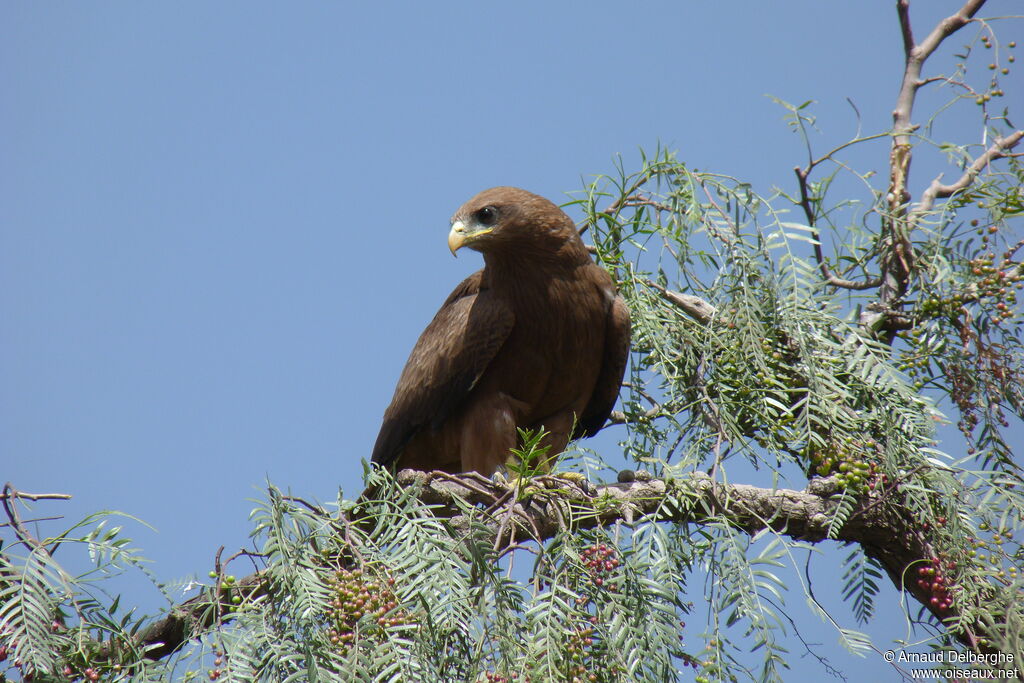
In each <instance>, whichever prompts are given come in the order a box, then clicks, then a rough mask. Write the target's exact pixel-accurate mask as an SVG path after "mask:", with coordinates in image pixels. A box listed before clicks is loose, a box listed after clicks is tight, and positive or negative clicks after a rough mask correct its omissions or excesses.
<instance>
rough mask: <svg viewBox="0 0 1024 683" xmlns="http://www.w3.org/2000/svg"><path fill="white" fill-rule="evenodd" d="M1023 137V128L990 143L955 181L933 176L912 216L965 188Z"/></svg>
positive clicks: (923, 211)
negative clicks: (945, 180) (944, 181)
mask: <svg viewBox="0 0 1024 683" xmlns="http://www.w3.org/2000/svg"><path fill="white" fill-rule="evenodd" d="M1022 138H1024V130H1017V131H1014V132H1013V133H1010V134H1009V135H1006V136H1004V137H1001V138H999V139H997V140H996V141H995V142H993V143H992V145H991V146H990V147H989V148H988V149H986V150H985V151H984V153H982V154H980V155H978V158H976V159H975V160H974V162H973V163H971V165H970V166H968V167H967V170H966V171H964V173H963V175H961V176H960V177H959V178H958V179H957V180H956V182H953V183H950V184H949V185H943V184H942V175H939V177H937V178H935V180H933V181H932V182H931V184H930V185H929V186H928V188H927V189H926V190H925V191H924V193H923V194H922V195H921V201H920V203H919V204H918V207H917V209H916V210H915V211H914V216H915V217H916V216H920V215H922V214H924V213H927V212H928V211H931V209H932V207H933V206H934V205H935V200H936V199H945V198H947V197H952V196H953V195H954V194H956V193H957V192H960V191H962V190H966V189H967V188H968V187H970V186H971V184H972V183H973V182H974V180H975V178H977V177H978V174H979V173H981V171H982V170H984V168H985V167H986V166H988V165H989V164H990V163H992V162H993V161H995V160H996V159H1002V158H1003V157H1005V156H1007V152H1009V151H1010V150H1011V149H1013V148H1014V147H1016V146H1017V145H1018V144H1019V143H1020V141H1021V139H1022Z"/></svg>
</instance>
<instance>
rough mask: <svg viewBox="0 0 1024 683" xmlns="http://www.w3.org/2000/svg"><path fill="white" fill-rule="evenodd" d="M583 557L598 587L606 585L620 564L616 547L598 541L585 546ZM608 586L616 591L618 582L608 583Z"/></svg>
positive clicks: (591, 577) (584, 563)
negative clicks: (587, 546)
mask: <svg viewBox="0 0 1024 683" xmlns="http://www.w3.org/2000/svg"><path fill="white" fill-rule="evenodd" d="M582 558H583V566H585V567H586V568H587V572H588V573H589V574H590V580H591V582H592V583H593V584H594V585H595V586H597V587H598V588H603V587H606V586H605V584H606V582H607V579H608V578H609V577H610V576H611V574H612V573H613V572H614V571H615V570H616V569H617V568H618V566H619V564H620V562H619V556H618V553H616V552H615V548H613V547H611V546H609V545H606V544H604V543H598V544H596V545H592V546H590V547H589V548H585V549H584V550H583V555H582ZM607 588H608V590H612V591H614V590H615V588H616V584H615V583H608V584H607Z"/></svg>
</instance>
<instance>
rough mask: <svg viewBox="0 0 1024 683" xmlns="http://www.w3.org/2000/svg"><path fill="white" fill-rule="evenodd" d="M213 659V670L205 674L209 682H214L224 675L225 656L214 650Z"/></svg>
mask: <svg viewBox="0 0 1024 683" xmlns="http://www.w3.org/2000/svg"><path fill="white" fill-rule="evenodd" d="M213 657H214V660H213V668H212V669H210V670H209V671H207V672H206V675H207V677H208V678H209V679H210V680H211V681H215V680H217V679H218V678H220V677H221V676H223V675H224V673H225V672H224V660H225V658H226V657H227V655H225V654H224V653H223V652H222V651H220V650H218V649H214V651H213Z"/></svg>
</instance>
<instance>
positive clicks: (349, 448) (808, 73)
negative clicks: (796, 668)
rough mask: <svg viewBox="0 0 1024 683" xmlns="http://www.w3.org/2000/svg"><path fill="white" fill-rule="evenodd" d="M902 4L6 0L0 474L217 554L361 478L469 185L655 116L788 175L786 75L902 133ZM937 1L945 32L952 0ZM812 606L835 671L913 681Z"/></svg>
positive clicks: (612, 447) (167, 548) (663, 132)
mask: <svg viewBox="0 0 1024 683" xmlns="http://www.w3.org/2000/svg"><path fill="white" fill-rule="evenodd" d="M893 5H894V3H892V2H888V1H885V2H883V1H882V0H869V1H867V2H820V1H817V0H816V1H811V0H802V1H792V2H785V3H771V5H770V11H769V10H768V9H767V7H768V5H766V4H765V3H763V2H757V1H755V0H746V1H742V2H740V1H735V2H722V3H708V2H681V1H678V0H676V1H671V2H670V1H664V2H643V3H611V2H587V3H583V2H543V3H542V2H518V3H479V2H477V3H471V2H449V3H385V2H381V3H340V2H301V3H288V4H287V5H282V4H278V3H268V2H238V1H234V2H217V3H207V2H186V1H178V2H173V3H169V2H167V3H133V2H109V3H60V4H53V3H38V2H37V3H30V2H7V3H3V4H2V5H0V92H2V93H3V96H2V98H0V141H2V142H0V320H2V323H0V458H2V460H0V464H2V465H0V479H2V480H4V481H6V480H10V481H12V482H13V483H14V484H15V485H16V486H17V487H19V488H21V489H23V490H28V491H58V492H65V493H70V494H73V495H74V500H73V501H72V502H70V503H66V504H62V503H57V504H52V505H46V506H44V507H42V508H41V511H45V512H46V513H48V514H50V513H62V514H64V515H66V516H67V518H68V519H70V520H73V519H76V518H78V517H81V516H83V515H84V514H86V513H88V512H92V511H96V510H100V509H109V508H112V509H118V510H123V511H126V512H130V513H132V514H134V515H137V516H138V517H140V518H142V519H144V520H146V521H147V522H149V523H150V524H152V525H153V526H154V527H156V529H157V532H155V533H154V532H151V531H149V530H147V529H144V528H142V527H138V528H133V529H132V532H133V534H134V536H135V538H136V539H137V543H138V544H140V545H141V546H142V547H144V548H145V550H146V553H147V554H148V556H149V557H151V558H153V559H154V560H155V564H154V571H155V573H156V575H157V576H158V577H159V578H161V579H162V580H170V579H174V578H181V577H185V576H187V575H189V574H190V573H197V574H205V572H206V571H207V570H208V569H209V568H210V567H211V565H212V556H213V553H214V551H215V550H216V548H217V547H218V546H220V545H222V544H223V545H225V546H227V547H228V548H229V549H231V548H236V547H239V546H241V545H242V544H244V543H245V541H246V537H247V533H248V530H249V524H248V522H247V519H246V517H247V513H248V511H249V509H250V508H251V507H252V504H251V503H250V502H249V501H247V499H248V498H252V497H259V496H260V495H261V494H260V492H259V489H260V488H261V487H262V485H263V483H264V481H265V480H266V479H267V478H269V479H270V480H272V481H273V482H275V483H276V484H278V485H279V486H282V487H290V488H291V489H292V490H293V491H295V492H296V493H299V494H301V495H303V496H307V497H310V498H320V499H328V500H329V499H332V498H333V497H334V495H335V494H336V491H337V487H338V486H342V487H344V489H345V490H346V491H348V492H350V493H354V492H356V491H357V490H358V489H359V487H360V473H361V468H360V465H359V460H360V458H364V457H367V456H368V455H369V451H370V448H371V446H372V443H373V439H374V438H375V436H376V432H377V429H378V427H379V424H380V416H381V413H382V412H383V409H384V407H385V406H386V404H387V402H388V401H389V399H390V396H391V393H392V390H393V388H394V383H395V381H396V379H397V377H398V374H399V372H400V371H401V368H402V365H403V364H404V362H405V359H406V356H407V354H408V352H409V350H410V348H411V346H412V344H413V342H414V341H415V339H416V337H417V335H418V334H419V332H420V331H421V330H422V328H423V327H424V325H425V324H426V322H427V321H428V320H429V319H430V318H431V317H432V316H433V314H434V311H435V310H436V309H437V306H438V305H439V304H440V302H441V301H442V300H443V299H444V297H445V296H446V295H447V293H448V292H449V291H450V289H451V288H452V287H453V286H454V284H455V283H457V282H458V281H459V280H460V279H461V278H463V277H464V276H465V275H466V274H468V273H469V272H471V271H472V270H475V269H477V268H478V267H480V258H479V256H478V255H477V254H475V253H466V254H464V255H462V254H460V258H459V259H458V260H455V259H453V258H452V257H451V255H450V254H449V252H448V249H447V247H446V244H445V238H446V234H447V231H448V218H449V216H450V215H451V213H452V212H453V211H454V209H455V208H457V207H458V205H459V204H461V203H462V202H463V201H464V200H465V199H467V198H468V197H469V196H471V195H472V194H474V193H475V192H477V191H478V190H481V189H483V188H486V187H489V186H491V185H497V184H510V185H520V186H523V187H526V188H527V189H530V190H533V191H535V192H538V193H540V194H544V195H546V196H548V197H550V198H552V199H553V200H555V201H556V202H561V201H565V200H567V199H568V197H567V194H566V193H568V192H572V191H575V190H578V189H580V188H581V186H582V182H583V181H584V180H589V179H590V178H591V177H592V176H594V175H596V174H600V173H611V172H613V159H614V158H615V156H616V155H619V154H622V155H624V157H625V158H626V160H627V163H629V162H630V161H635V159H636V158H637V154H636V150H637V149H638V148H639V147H643V148H645V149H648V150H651V149H653V148H654V146H655V145H656V144H657V143H658V142H659V141H660V142H662V143H664V144H665V145H667V146H669V147H671V148H674V149H677V150H678V151H679V155H680V158H682V159H684V160H686V161H687V162H688V163H689V164H691V165H693V166H696V167H699V168H701V169H713V170H716V171H720V172H723V173H728V174H731V175H734V176H737V177H741V178H744V179H746V180H750V181H752V182H754V183H755V184H757V185H758V187H759V189H760V190H761V191H763V192H769V191H770V188H771V185H772V184H776V185H785V186H786V187H789V188H792V186H793V182H792V168H793V166H794V165H796V164H798V163H800V162H801V160H802V159H803V158H804V157H803V150H802V149H801V147H800V145H799V142H798V140H797V138H796V137H795V136H794V135H792V133H791V132H790V131H789V130H788V129H787V128H786V126H785V125H784V123H783V122H782V113H783V112H782V110H781V109H779V108H778V107H777V106H776V105H774V104H772V102H771V101H770V100H769V99H768V98H766V97H765V94H766V93H770V94H773V95H776V96H778V97H780V98H783V99H787V100H789V101H793V102H802V101H804V100H808V99H814V100H817V101H818V103H819V105H818V107H817V112H818V115H819V122H820V125H821V128H822V129H823V131H824V135H823V136H822V138H821V140H820V144H821V145H822V147H821V148H822V149H824V148H825V145H827V144H829V143H834V142H840V141H842V140H844V139H846V137H848V136H849V135H851V134H852V133H853V131H854V126H855V119H854V116H853V114H852V111H851V109H850V107H849V106H848V105H847V103H846V100H845V98H847V97H849V98H851V99H852V100H854V101H855V102H856V103H857V106H858V108H859V110H860V112H861V115H862V117H863V124H864V128H865V130H867V131H876V130H884V129H885V127H886V126H887V125H888V122H889V117H890V112H891V110H892V107H893V102H894V96H895V93H896V89H897V86H898V79H899V76H900V68H901V59H902V53H901V48H900V42H899V34H898V27H897V24H896V21H895V11H894V9H893ZM916 5H919V6H915V8H914V16H915V20H916V24H917V26H918V32H919V34H923V33H924V31H925V30H927V29H928V28H930V27H931V25H932V24H933V23H934V21H935V19H936V18H937V17H939V16H941V15H943V14H948V13H949V12H951V11H952V10H953V9H954V8H955V6H956V5H957V3H956V2H947V1H943V2H937V1H935V0H928V1H927V2H926V1H923V0H922V1H919V2H917V3H916ZM992 5H993V6H992V8H991V11H990V12H989V11H988V10H986V12H987V13H989V14H1000V13H1008V12H1009V11H1010V10H1011V9H1016V10H1019V9H1020V7H1019V5H1018V4H1017V3H1014V2H1012V0H1003V1H1002V2H994V3H992ZM1019 29H1020V25H1019V24H1018V25H1016V26H1015V27H1013V30H1016V31H1017V33H1018V35H1017V36H1016V37H1017V38H1018V40H1020V39H1021V38H1022V37H1024V36H1021V35H1019V34H1020V30H1019ZM1012 37H1014V36H1012V35H1009V36H1008V38H1012ZM962 42H963V40H955V41H953V44H952V46H958V45H960V44H962ZM944 54H949V50H947V51H946V52H945V53H944ZM1018 113H1019V112H1018ZM979 132H980V131H979ZM883 162H884V153H883V155H882V156H880V157H879V159H878V163H883ZM915 173H916V175H915V177H914V180H915V182H916V183H917V185H916V187H917V188H918V189H920V187H921V186H922V184H923V183H925V182H926V181H927V180H930V175H929V174H928V173H926V172H917V171H916V170H915ZM609 431H610V432H613V433H611V434H608V435H606V436H603V437H601V438H599V439H598V440H595V441H594V442H592V443H591V445H594V446H595V447H597V448H599V449H601V450H602V452H603V453H605V455H606V458H607V460H608V461H609V462H610V463H612V464H613V465H619V464H622V465H625V463H624V462H622V461H621V456H619V455H617V454H616V450H617V449H616V440H617V439H619V438H621V437H622V433H621V432H618V431H616V430H609ZM823 580H824V579H823ZM885 590H886V591H887V596H888V598H891V600H889V601H890V602H895V599H896V597H895V595H896V594H895V591H893V590H892V589H891V588H889V587H888V586H887V587H886V588H885ZM139 600H140V601H142V602H145V601H147V600H149V601H153V602H150V603H149V604H153V605H155V604H156V603H155V601H154V600H155V599H154V598H153V597H152V596H150V597H140V598H139ZM792 608H793V611H794V616H795V617H796V618H797V619H798V622H799V623H800V624H801V625H802V626H803V627H804V628H806V629H809V630H810V632H811V633H812V634H813V635H815V636H816V637H817V638H818V639H819V640H821V641H823V642H826V643H828V644H829V648H830V652H831V656H832V658H833V664H834V665H836V666H837V668H838V669H840V670H843V671H847V672H850V673H853V672H859V673H860V674H861V675H864V676H868V677H869V678H870V679H873V680H889V679H890V677H892V678H894V674H893V673H892V672H891V670H890V669H888V668H887V667H886V666H885V665H884V664H883V663H882V662H881V661H880V659H878V660H876V661H870V662H864V661H859V660H855V659H853V658H852V657H850V656H849V655H847V654H845V652H843V651H842V650H841V649H839V648H838V647H832V643H834V642H835V640H836V639H835V636H834V634H833V633H831V632H829V630H828V629H827V628H824V627H822V626H821V625H820V622H817V620H816V618H814V617H811V616H809V615H808V614H806V613H805V612H806V608H805V607H804V606H803V605H802V604H801V603H799V602H796V603H794V604H793V605H792ZM838 613H839V614H844V615H845V612H843V611H842V610H841V609H840V610H839V612H838ZM846 625H849V626H853V625H854V624H853V622H852V620H848V621H847V623H846ZM870 630H875V627H869V631H870ZM898 631H899V629H897V632H898ZM879 644H880V645H884V640H882V641H880V642H879ZM794 652H795V653H797V654H799V652H800V650H799V647H797V648H795V649H794ZM754 657H755V660H754V661H756V658H759V655H755V656H754ZM799 665H800V666H801V667H804V666H806V667H809V668H808V669H807V670H808V671H811V672H816V673H821V671H822V670H821V669H820V667H818V668H816V666H817V665H815V664H813V663H810V662H806V661H804V662H801V663H800V664H799Z"/></svg>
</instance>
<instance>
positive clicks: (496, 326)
mask: <svg viewBox="0 0 1024 683" xmlns="http://www.w3.org/2000/svg"><path fill="white" fill-rule="evenodd" d="M481 273H482V271H478V272H476V273H474V274H473V275H471V276H469V277H468V278H466V279H465V280H464V281H463V282H462V283H460V284H459V286H458V287H456V288H455V290H454V291H453V292H452V293H451V294H450V295H449V296H448V298H447V299H446V300H445V302H444V304H443V305H442V306H441V310H439V311H438V312H437V315H435V316H434V319H433V320H431V321H430V324H429V325H427V329H425V330H423V334H421V335H420V338H419V339H418V340H417V341H416V346H415V347H413V350H412V353H411V354H409V360H408V361H406V364H405V369H404V370H402V376H401V377H400V378H399V380H398V386H397V387H396V388H395V395H394V397H393V398H392V399H391V405H390V406H388V409H387V410H386V411H385V412H384V422H383V424H382V425H381V429H380V434H378V435H377V442H376V444H375V445H374V447H373V455H372V456H371V460H372V462H375V463H378V464H380V465H383V466H385V467H388V466H391V465H392V464H394V462H395V461H396V459H397V458H398V456H399V454H400V453H401V451H402V449H403V448H404V447H405V445H406V444H407V443H408V442H409V439H411V438H412V437H413V436H414V435H415V434H416V433H417V432H419V431H420V430H422V429H424V428H431V429H438V428H440V427H441V425H442V424H443V423H444V422H445V420H447V419H448V417H449V416H451V414H452V413H453V412H454V411H455V410H456V409H457V408H458V407H459V405H460V404H461V403H462V401H463V400H464V399H465V398H466V396H467V395H468V394H469V392H470V391H471V390H472V389H473V387H474V386H475V385H476V383H477V381H478V380H479V379H480V377H481V376H482V375H483V373H484V371H485V370H486V369H487V366H488V365H489V364H490V363H491V361H492V360H493V359H494V357H495V356H496V355H497V354H498V351H499V350H500V349H501V346H502V344H504V343H505V339H507V338H508V335H509V332H510V331H511V330H512V325H513V323H514V322H515V315H514V314H513V313H512V310H511V309H510V308H509V307H508V306H507V305H506V304H504V303H502V302H501V301H499V300H497V299H496V298H494V297H493V296H492V295H491V293H490V290H488V289H487V288H482V287H481V281H482V275H481Z"/></svg>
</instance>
